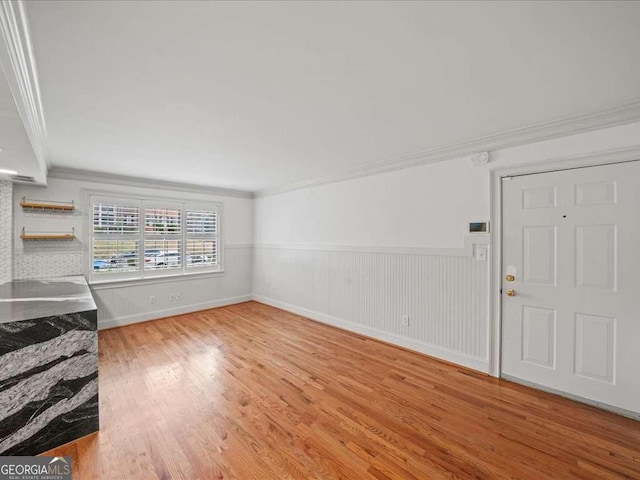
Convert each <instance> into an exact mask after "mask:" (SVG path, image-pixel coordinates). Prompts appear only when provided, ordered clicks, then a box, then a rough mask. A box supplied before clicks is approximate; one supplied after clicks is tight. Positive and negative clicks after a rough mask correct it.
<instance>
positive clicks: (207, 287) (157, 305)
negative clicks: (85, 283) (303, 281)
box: [91, 245, 252, 329]
mask: <svg viewBox="0 0 640 480" xmlns="http://www.w3.org/2000/svg"><path fill="white" fill-rule="evenodd" d="M251 265H252V249H251V245H227V246H226V247H225V257H224V267H225V269H224V272H222V273H211V274H196V275H184V276H179V277H157V278H153V279H148V280H143V281H129V282H113V283H106V284H93V285H91V291H92V292H93V297H94V299H95V301H96V305H97V306H98V329H105V328H112V327H118V326H121V325H128V324H130V323H136V322H143V321H146V320H154V319H157V318H162V317H168V316H171V315H179V314H182V313H188V312H195V311H198V310H205V309H207V308H215V307H221V306H224V305H231V304H233V303H240V302H246V301H248V300H251V270H252V266H251ZM176 294H178V295H179V298H178V299H174V300H173V301H172V300H171V297H172V296H175V295H176ZM151 297H154V298H153V299H152V298H151Z"/></svg>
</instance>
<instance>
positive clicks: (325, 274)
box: [253, 237, 489, 373]
mask: <svg viewBox="0 0 640 480" xmlns="http://www.w3.org/2000/svg"><path fill="white" fill-rule="evenodd" d="M474 240H475V239H471V238H467V242H466V243H467V244H466V247H465V248H463V249H422V248H388V247H379V248H368V247H367V248H363V247H337V246H329V247H327V246H303V245H256V246H255V247H254V260H253V263H254V269H253V292H254V297H253V298H254V299H255V300H257V301H259V302H263V303H266V304H269V305H272V306H276V307H279V308H283V309H285V310H289V311H291V312H293V313H296V314H299V315H303V316H306V317H308V318H311V319H313V320H317V321H320V322H323V323H327V324H330V325H334V326H336V327H340V328H344V329H346V330H351V331H354V332H357V333H361V334H363V335H367V336H370V337H373V338H377V339H379V340H383V341H386V342H390V343H393V344H396V345H399V346H402V347H406V348H409V349H412V350H415V351H419V352H422V353H425V354H427V355H432V356H434V357H438V358H441V359H443V360H447V361H451V362H455V363H458V364H461V365H464V366H467V367H470V368H473V369H476V370H479V371H482V372H487V373H488V372H489V354H488V351H489V349H488V339H489V335H488V329H489V322H488V318H489V315H488V298H489V295H488V288H489V277H488V275H489V263H488V261H487V255H486V253H487V250H488V249H487V245H486V244H485V243H484V242H485V241H486V240H485V238H484V237H483V239H482V240H481V241H480V242H476V243H475V244H474ZM404 315H408V316H409V322H408V323H409V324H408V325H403V321H402V317H403V316H404Z"/></svg>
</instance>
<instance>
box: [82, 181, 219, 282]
mask: <svg viewBox="0 0 640 480" xmlns="http://www.w3.org/2000/svg"><path fill="white" fill-rule="evenodd" d="M83 203H84V205H85V211H86V212H88V214H87V222H86V225H87V232H88V235H87V239H88V241H87V244H86V248H85V253H86V256H85V261H84V264H85V273H86V276H87V278H88V279H89V283H90V284H101V283H112V282H122V281H133V282H137V281H144V280H145V279H146V280H152V279H154V278H155V279H157V278H168V277H171V278H176V277H178V278H179V277H190V276H193V275H203V274H209V275H210V274H212V273H218V274H221V273H224V240H223V238H224V236H223V234H224V228H223V219H224V213H223V204H222V202H215V201H210V202H209V201H192V200H184V199H178V198H171V197H154V196H146V195H145V196H139V195H123V194H120V193H112V192H101V191H85V192H84V202H83ZM94 203H114V204H116V205H126V206H131V207H138V208H139V219H138V221H139V228H138V233H137V234H135V236H136V240H137V241H138V242H139V247H138V265H139V269H138V271H134V272H110V273H95V272H94V270H93V240H94V232H93V204H94ZM146 208H173V209H179V210H180V212H181V220H180V229H181V233H180V236H179V238H180V242H181V243H180V256H181V266H180V267H175V268H167V269H158V270H155V269H154V270H145V262H144V252H145V243H144V242H145V239H152V236H151V235H148V234H147V235H145V231H144V225H145V209H146ZM188 210H201V211H214V212H216V214H217V219H216V235H215V238H216V240H217V260H218V262H217V264H216V265H198V266H197V267H188V266H187V261H186V258H187V257H186V254H187V238H195V236H193V235H187V226H186V212H187V211H188ZM132 236H134V235H132V234H128V237H132ZM176 236H177V235H176ZM101 237H103V238H105V237H107V235H101ZM161 238H162V235H159V236H158V239H161Z"/></svg>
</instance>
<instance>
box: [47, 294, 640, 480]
mask: <svg viewBox="0 0 640 480" xmlns="http://www.w3.org/2000/svg"><path fill="white" fill-rule="evenodd" d="M99 338H100V340H99V342H100V424H101V428H100V432H99V433H98V434H95V435H92V436H90V437H87V438H84V439H81V440H79V441H76V442H73V443H71V444H68V445H66V446H64V447H61V448H58V449H55V450H52V451H50V452H47V454H48V455H72V456H73V469H74V477H73V478H74V480H85V479H93V478H101V479H105V480H111V479H114V480H115V479H123V480H144V479H189V480H194V479H239V480H250V479H256V480H267V479H278V480H281V479H306V478H317V479H349V480H353V479H421V480H422V479H440V478H443V479H444V478H446V479H451V478H460V479H466V478H480V479H494V478H495V479H501V478H504V479H506V478H518V479H535V480H541V479H554V478H557V479H560V478H561V479H607V478H635V479H639V478H640V423H639V422H635V421H633V420H630V419H627V418H623V417H619V416H616V415H613V414H610V413H607V412H604V411H600V410H597V409H595V408H591V407H588V406H585V405H581V404H578V403H575V402H572V401H570V400H566V399H563V398H560V397H556V396H553V395H550V394H546V393H542V392H539V391H536V390H531V389H528V388H526V387H522V386H519V385H516V384H513V383H510V382H506V381H500V380H497V379H494V378H490V377H486V376H484V375H482V374H479V373H475V372H473V371H470V370H466V369H464V368H461V367H456V366H452V365H449V364H445V363H442V362H439V361H436V360H433V359H430V358H428V357H425V356H422V355H419V354H416V353H412V352H409V351H406V350H402V349H400V348H396V347H393V346H390V345H386V344H383V343H380V342H377V341H374V340H371V339H367V338H364V337H361V336H358V335H355V334H351V333H348V332H344V331H341V330H338V329H334V328H331V327H328V326H324V325H321V324H318V323H315V322H312V321H310V320H306V319H302V318H301V317H298V316H296V315H293V314H290V313H287V312H284V311H282V310H278V309H275V308H272V307H268V306H266V305H262V304H259V303H256V302H248V303H243V304H239V305H233V306H230V307H224V308H219V309H215V310H207V311H203V312H198V313H193V314H188V315H181V316H177V317H172V318H167V319H162V320H157V321H153V322H147V323H142V324H137V325H132V326H128V327H122V328H117V329H113V330H107V331H103V332H100V335H99Z"/></svg>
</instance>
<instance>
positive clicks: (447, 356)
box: [253, 294, 490, 374]
mask: <svg viewBox="0 0 640 480" xmlns="http://www.w3.org/2000/svg"><path fill="white" fill-rule="evenodd" d="M253 300H255V301H256V302H260V303H264V304H266V305H271V306H272V307H276V308H280V309H282V310H286V311H288V312H291V313H295V314H296V315H300V316H303V317H307V318H310V319H311V320H316V321H318V322H321V323H326V324H327V325H332V326H334V327H338V328H342V329H343V330H348V331H350V332H355V333H359V334H361V335H364V336H366V337H371V338H374V339H377V340H381V341H383V342H387V343H391V344H394V345H398V346H400V347H404V348H407V349H409V350H413V351H416V352H419V353H423V354H425V355H429V356H431V357H435V358H439V359H441V360H445V361H447V362H451V363H455V364H458V365H461V366H463V367H467V368H471V369H473V370H477V371H479V372H482V373H487V374H488V373H490V369H489V360H488V359H482V358H477V357H472V356H469V355H465V354H461V353H459V352H455V351H453V350H449V349H447V348H443V347H439V346H437V345H431V344H428V343H425V342H419V341H417V340H412V339H411V338H407V337H402V336H400V335H396V334H393V333H389V332H384V331H382V330H378V329H375V328H371V327H367V326H364V325H359V324H356V323H353V322H350V321H348V320H342V319H340V318H336V317H332V316H331V315H326V314H324V313H319V312H314V311H312V310H307V309H306V308H302V307H297V306H295V305H291V304H289V303H285V302H280V301H278V300H273V299H271V298H268V297H263V296H262V295H255V294H254V295H253Z"/></svg>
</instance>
